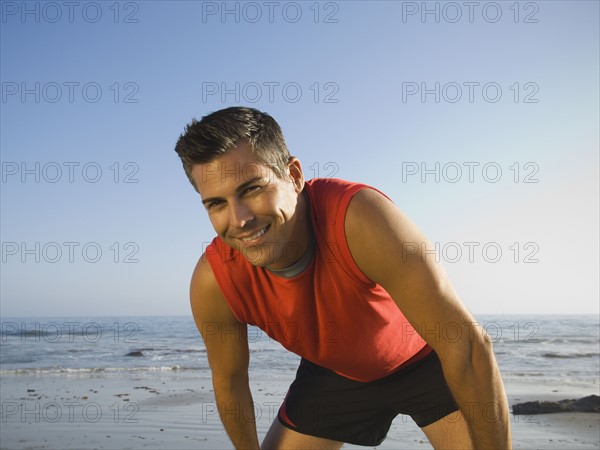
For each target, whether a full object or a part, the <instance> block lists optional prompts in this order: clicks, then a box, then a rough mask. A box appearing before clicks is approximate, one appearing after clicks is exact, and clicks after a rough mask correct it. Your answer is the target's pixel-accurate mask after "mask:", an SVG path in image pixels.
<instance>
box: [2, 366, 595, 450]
mask: <svg viewBox="0 0 600 450" xmlns="http://www.w3.org/2000/svg"><path fill="white" fill-rule="evenodd" d="M250 376H251V389H252V393H253V397H254V402H255V415H256V417H257V430H258V434H259V438H261V439H262V437H264V435H265V434H266V432H267V430H268V428H269V426H270V424H271V422H272V421H273V420H274V418H275V417H276V414H277V410H278V408H279V406H280V404H281V402H282V401H283V398H284V396H285V393H286V391H287V388H288V386H289V384H290V383H291V381H292V379H293V378H294V372H292V371H290V372H289V373H276V374H274V373H265V372H257V371H256V370H254V371H251V374H250ZM505 386H506V390H507V395H508V400H509V406H511V405H513V404H514V403H515V402H517V401H518V402H522V401H533V400H562V399H565V398H579V397H583V396H586V395H591V394H597V393H598V387H597V386H577V385H574V386H567V385H558V384H554V383H553V384H533V383H525V382H521V383H512V382H511V383H505ZM1 388H2V389H1V390H0V393H1V401H2V421H1V422H0V427H1V430H0V431H1V433H0V436H2V437H1V438H0V448H2V449H6V450H10V449H48V450H49V449H70V448H86V449H88V448H105V449H146V448H160V449H163V450H166V449H187V448H196V449H198V448H205V449H231V448H232V446H231V443H230V442H229V439H228V438H227V436H226V434H225V432H224V430H223V427H222V425H221V422H220V419H219V416H218V413H217V408H216V404H215V402H214V396H213V392H212V383H211V379H210V374H209V373H208V372H207V371H201V372H197V371H185V372H177V371H172V372H155V373H152V372H137V373H119V374H115V373H91V374H52V375H48V374H44V375H39V374H31V375H13V376H3V377H2V380H1ZM232 413H233V414H237V415H238V417H240V420H243V419H244V417H247V411H244V410H238V411H235V412H232ZM599 421H600V414H598V413H564V412H563V413H554V414H543V415H532V416H514V415H512V414H511V427H512V432H513V446H514V448H515V449H526V448H527V449H528V448H540V449H557V450H558V449H561V450H562V449H564V448H569V449H572V448H577V449H579V448H581V449H593V448H596V449H597V448H599V446H600V442H599V441H600V438H599V437H598V436H600V429H599V428H600V426H599ZM344 448H345V449H361V448H369V447H361V446H355V445H349V444H347V445H345V446H344ZM377 448H380V449H390V450H391V449H414V448H423V449H429V448H431V446H430V445H429V443H428V442H427V440H426V438H425V436H424V435H423V433H422V432H421V431H420V429H419V428H418V427H417V426H416V425H414V423H413V422H412V420H411V419H410V418H409V417H407V416H398V417H397V418H396V419H395V420H394V422H393V424H392V428H391V429H390V432H389V434H388V438H387V439H386V440H385V441H384V442H383V443H382V444H381V445H380V446H378V447H377Z"/></svg>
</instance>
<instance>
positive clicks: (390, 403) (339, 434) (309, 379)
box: [278, 351, 458, 446]
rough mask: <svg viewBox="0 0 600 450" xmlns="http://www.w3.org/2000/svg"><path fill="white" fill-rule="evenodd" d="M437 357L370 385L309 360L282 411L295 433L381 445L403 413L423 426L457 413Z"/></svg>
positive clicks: (281, 419) (284, 421) (282, 419)
mask: <svg viewBox="0 0 600 450" xmlns="http://www.w3.org/2000/svg"><path fill="white" fill-rule="evenodd" d="M457 410H458V407H457V406H456V403H455V402H454V399H453V397H452V394H451V393H450V389H449V388H448V385H447V384H446V380H445V379H444V375H443V373H442V366H441V364H440V360H439V359H438V356H437V354H436V353H435V352H434V351H431V353H429V354H428V355H427V356H425V357H424V358H422V359H420V360H418V361H416V362H415V363H412V364H410V365H408V366H405V367H402V368H400V369H399V370H398V371H396V372H394V373H392V374H391V375H388V376H387V377H385V378H382V379H379V380H375V381H371V382H368V383H364V382H360V381H355V380H351V379H348V378H346V377H343V376H341V375H338V374H337V373H335V372H333V371H332V370H329V369H326V368H324V367H321V366H317V365H316V364H313V363H311V362H310V361H307V360H305V359H302V360H301V361H300V366H299V367H298V372H297V373H296V379H295V380H294V382H293V383H292V384H291V386H290V389H289V391H288V394H287V396H286V398H285V400H284V402H283V405H281V408H280V409H279V414H278V418H279V422H280V423H281V424H282V425H284V426H285V427H288V428H290V429H292V430H294V431H297V432H299V433H303V434H308V435H311V436H316V437H322V438H327V439H332V440H335V441H341V442H346V443H349V444H355V445H369V446H374V445H379V444H381V442H383V440H384V439H385V437H386V435H387V433H388V430H389V429H390V426H391V424H392V420H394V418H395V417H396V416H397V415H398V414H405V415H408V416H410V417H411V418H412V419H413V420H414V421H415V422H416V424H417V425H418V426H419V427H424V426H426V425H429V424H431V423H433V422H435V421H437V420H439V419H441V418H443V417H445V416H446V415H448V414H450V413H452V412H454V411H457Z"/></svg>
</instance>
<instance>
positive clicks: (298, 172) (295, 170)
mask: <svg viewBox="0 0 600 450" xmlns="http://www.w3.org/2000/svg"><path fill="white" fill-rule="evenodd" d="M288 170H289V172H290V179H291V181H292V182H293V183H294V187H295V189H296V192H297V193H300V192H302V190H303V189H304V172H302V165H301V164H300V161H299V160H298V158H296V157H295V156H290V159H289V161H288Z"/></svg>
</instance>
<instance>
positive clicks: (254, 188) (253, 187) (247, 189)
mask: <svg viewBox="0 0 600 450" xmlns="http://www.w3.org/2000/svg"><path fill="white" fill-rule="evenodd" d="M261 187H262V186H248V187H247V188H246V189H244V194H246V193H249V192H253V191H257V190H259V189H260V188H261Z"/></svg>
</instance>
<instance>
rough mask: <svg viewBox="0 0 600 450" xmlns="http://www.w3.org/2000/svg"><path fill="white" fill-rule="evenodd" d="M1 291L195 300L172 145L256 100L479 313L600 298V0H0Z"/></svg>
mask: <svg viewBox="0 0 600 450" xmlns="http://www.w3.org/2000/svg"><path fill="white" fill-rule="evenodd" d="M0 4H1V8H2V19H1V22H0V26H1V34H0V37H1V47H0V50H1V61H0V63H1V64H0V66H1V69H0V70H1V72H0V75H1V81H2V99H1V104H0V108H1V118H0V126H1V138H0V139H1V141H0V143H1V150H2V154H1V160H2V183H1V189H2V192H1V202H2V206H1V219H0V220H1V222H0V225H1V241H2V266H1V267H2V274H1V275H2V280H1V293H0V294H1V305H0V313H1V314H2V316H3V317H9V316H94V315H105V316H123V315H179V314H189V313H190V311H189V299H188V287H189V280H190V275H191V272H192V269H193V267H194V265H195V262H196V260H197V259H198V257H199V255H200V254H201V251H202V249H203V247H204V246H205V245H206V244H207V243H208V242H210V241H211V240H212V238H213V236H214V231H213V229H212V227H211V225H210V222H209V221H208V218H207V215H206V213H205V211H204V209H203V207H202V205H201V203H200V199H199V196H198V194H196V192H195V191H194V190H193V188H192V187H191V185H189V182H188V181H187V179H186V177H185V175H184V172H183V169H182V168H181V163H180V161H179V159H178V157H177V155H176V153H175V152H174V144H175V142H176V140H177V138H178V136H179V134H180V133H181V132H182V131H183V127H184V125H185V124H186V123H188V122H189V121H190V120H191V119H192V118H193V117H196V118H200V117H202V116H203V115H206V114H208V113H210V112H212V111H215V110H217V109H221V108H224V107H228V106H232V105H248V106H253V107H256V108H259V109H261V110H263V111H266V112H269V113H270V114H271V115H273V116H274V117H275V118H276V120H278V122H279V123H280V125H281V126H282V128H283V131H284V134H285V136H286V140H287V144H288V147H289V148H290V150H291V152H292V153H293V154H294V155H296V156H298V157H299V158H300V161H301V162H302V164H303V167H304V171H305V174H306V177H307V178H312V177H315V176H321V177H328V176H335V177H338V178H345V179H349V180H353V181H360V182H364V183H368V184H371V185H373V186H375V187H378V188H379V189H381V190H383V191H384V192H385V193H387V194H388V195H389V196H390V197H391V198H392V199H393V200H394V202H396V204H397V205H398V206H399V207H400V208H401V209H402V210H403V211H404V212H405V213H406V214H408V215H409V217H411V218H412V220H413V221H414V222H416V223H417V225H418V226H419V227H420V228H421V229H422V230H423V231H424V232H425V233H426V235H427V236H428V238H429V240H430V241H431V242H432V243H435V244H436V245H437V248H438V251H439V253H440V261H441V263H442V264H443V265H444V267H445V268H446V270H447V272H448V273H449V275H450V277H451V279H452V281H453V282H454V285H455V287H456V289H457V291H458V292H459V293H460V295H461V298H462V299H463V301H464V302H465V303H466V304H467V306H468V308H469V309H470V310H471V311H472V312H473V313H475V314H483V313H506V314H521V313H523V314H524V313H530V314H548V313H559V314H564V313H597V312H598V297H599V291H598V272H599V267H598V228H599V221H598V203H599V201H598V200H599V199H598V192H599V189H598V167H599V164H598V153H599V152H598V150H599V125H598V124H599V92H598V80H599V2H597V1H572V0H569V1H535V2H513V1H508V2H504V1H501V2H485V1H484V2H474V3H472V2H471V3H469V2H400V1H397V2H396V1H382V2H377V1H368V2H366V1H338V2H314V1H307V2H279V1H273V2H263V1H258V2H220V1H219V2H200V1H169V2H166V1H132V2H115V1H108V2H104V1H99V2H71V3H69V2H21V1H18V2H16V1H15V2H13V1H4V0H2V1H1V2H0Z"/></svg>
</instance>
